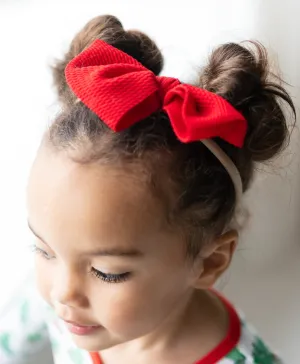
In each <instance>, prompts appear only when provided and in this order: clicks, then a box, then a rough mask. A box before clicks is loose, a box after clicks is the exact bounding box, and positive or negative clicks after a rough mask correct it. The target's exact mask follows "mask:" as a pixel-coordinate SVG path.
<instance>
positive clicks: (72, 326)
mask: <svg viewBox="0 0 300 364" xmlns="http://www.w3.org/2000/svg"><path fill="white" fill-rule="evenodd" d="M64 321H65V320H64ZM65 324H66V326H67V329H68V330H69V331H70V332H71V333H72V334H75V335H80V336H83V335H91V334H93V333H94V332H95V331H97V330H99V329H100V328H101V327H102V326H100V325H82V324H78V323H76V322H72V321H65Z"/></svg>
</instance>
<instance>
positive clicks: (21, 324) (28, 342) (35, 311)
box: [0, 280, 50, 364]
mask: <svg viewBox="0 0 300 364" xmlns="http://www.w3.org/2000/svg"><path fill="white" fill-rule="evenodd" d="M47 345H48V347H49V346H50V341H49V336H48V331H47V326H46V323H45V321H44V308H43V304H42V300H41V299H40V297H39V295H38V293H37V292H36V289H35V285H34V283H33V280H32V281H31V280H28V281H26V283H25V284H24V285H23V287H22V288H21V289H20V290H19V292H17V293H16V294H15V295H14V297H13V298H12V299H11V300H10V302H9V304H8V305H7V306H6V307H5V308H4V310H3V311H1V312H0V363H1V364H23V363H24V364H25V363H26V364H27V363H33V362H34V357H35V356H36V355H38V354H40V352H41V351H42V350H43V349H45V348H46V347H47ZM48 350H49V349H48Z"/></svg>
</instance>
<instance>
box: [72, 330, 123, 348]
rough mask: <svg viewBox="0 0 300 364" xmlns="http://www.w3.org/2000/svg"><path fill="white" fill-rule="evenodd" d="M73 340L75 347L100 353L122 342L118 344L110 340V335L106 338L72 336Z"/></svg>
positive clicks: (101, 336) (100, 336)
mask: <svg viewBox="0 0 300 364" xmlns="http://www.w3.org/2000/svg"><path fill="white" fill-rule="evenodd" d="M71 336H72V340H73V342H74V343H75V345H76V346H77V347H78V348H80V349H83V350H86V351H89V352H98V351H103V350H106V349H110V348H112V347H114V346H116V345H119V344H121V342H118V341H116V340H112V338H109V337H108V335H107V336H106V337H103V336H104V335H99V336H77V335H74V334H72V335H71Z"/></svg>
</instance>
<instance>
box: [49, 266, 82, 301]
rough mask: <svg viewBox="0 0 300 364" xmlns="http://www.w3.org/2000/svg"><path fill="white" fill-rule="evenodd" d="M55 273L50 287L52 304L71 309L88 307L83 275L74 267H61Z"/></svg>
mask: <svg viewBox="0 0 300 364" xmlns="http://www.w3.org/2000/svg"><path fill="white" fill-rule="evenodd" d="M57 273H58V274H57V276H56V277H55V280H54V284H53V286H52V294H51V298H52V300H53V302H57V303H59V304H61V305H64V306H69V307H73V308H86V307H88V305H89V302H88V298H87V296H86V295H85V284H84V276H83V274H82V273H81V272H80V271H79V270H78V269H77V268H76V267H62V269H60V270H59V272H57Z"/></svg>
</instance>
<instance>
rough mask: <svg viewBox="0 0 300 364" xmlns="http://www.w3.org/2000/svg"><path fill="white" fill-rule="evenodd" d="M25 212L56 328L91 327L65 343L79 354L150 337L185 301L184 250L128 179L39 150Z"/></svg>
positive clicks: (189, 272)
mask: <svg viewBox="0 0 300 364" xmlns="http://www.w3.org/2000/svg"><path fill="white" fill-rule="evenodd" d="M28 209H29V224H30V226H31V228H32V230H34V232H35V234H36V235H37V236H39V238H37V239H36V245H37V248H38V249H40V251H39V252H40V253H41V254H38V255H37V257H36V267H37V279H38V287H39V290H40V292H41V294H42V296H43V297H44V298H45V300H46V301H48V302H49V303H50V305H52V306H53V307H54V309H55V311H56V313H57V315H58V316H60V317H61V318H62V319H64V320H68V321H73V322H75V323H77V324H81V325H100V326H101V327H100V328H97V329H93V330H91V332H90V333H89V334H85V335H77V334H74V335H73V338H74V341H75V342H76V344H77V345H78V346H79V347H81V348H84V349H86V350H90V351H98V350H103V349H105V348H108V347H111V346H114V345H116V344H119V343H122V342H125V341H128V340H131V339H134V338H138V337H141V336H145V335H147V334H150V333H153V332H155V330H156V329H157V328H159V327H160V326H161V325H162V323H163V322H164V320H166V319H167V318H168V317H170V315H172V314H173V313H175V312H176V310H178V309H179V308H180V305H182V304H183V302H184V300H186V299H187V297H188V296H189V293H190V292H191V289H192V285H193V279H194V277H195V271H194V269H192V268H191V262H188V261H187V259H186V256H185V245H184V242H183V240H182V238H181V237H180V234H178V233H176V232H172V231H170V230H169V229H168V227H167V226H166V224H165V220H164V215H163V209H162V207H161V206H160V204H159V203H158V202H157V200H156V199H155V198H154V197H153V196H152V195H151V193H150V191H149V187H147V186H146V184H145V183H143V182H142V181H141V180H139V179H138V178H137V177H134V176H131V175H130V174H129V173H126V172H124V171H123V172H122V170H120V169H119V170H118V169H116V168H112V167H109V166H100V165H99V164H96V163H95V164H78V163H75V162H73V161H72V160H71V159H69V158H68V157H67V156H65V155H64V154H63V153H53V152H51V151H49V150H47V149H46V148H42V149H41V150H40V152H39V154H38V157H37V160H36V162H35V164H34V166H33V170H32V173H31V177H30V181H29V189H28ZM41 251H42V252H41ZM44 252H45V253H44ZM43 254H44V255H46V257H45V256H43ZM47 258H48V259H47ZM49 258H50V259H49ZM95 270H97V271H98V272H99V273H96V271H95ZM93 272H94V273H96V274H98V275H99V277H96V275H95V274H94V273H93ZM197 274H198V273H197ZM101 278H102V279H101ZM103 279H104V280H105V279H109V280H110V281H111V282H109V283H108V282H105V281H104V280H103Z"/></svg>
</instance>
